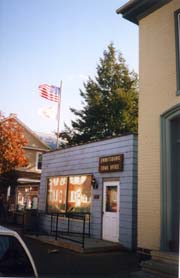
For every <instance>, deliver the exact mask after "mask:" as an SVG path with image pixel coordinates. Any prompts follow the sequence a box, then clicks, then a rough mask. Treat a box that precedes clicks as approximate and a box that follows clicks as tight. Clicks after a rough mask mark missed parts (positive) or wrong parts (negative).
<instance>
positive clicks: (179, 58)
mask: <svg viewBox="0 0 180 278" xmlns="http://www.w3.org/2000/svg"><path fill="white" fill-rule="evenodd" d="M175 35H176V69H177V70H176V74H177V95H180V10H178V11H176V12H175Z"/></svg>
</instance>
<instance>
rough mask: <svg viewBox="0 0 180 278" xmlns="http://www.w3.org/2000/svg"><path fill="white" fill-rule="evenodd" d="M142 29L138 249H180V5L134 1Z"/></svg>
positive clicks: (133, 15) (174, 0) (132, 15)
mask: <svg viewBox="0 0 180 278" xmlns="http://www.w3.org/2000/svg"><path fill="white" fill-rule="evenodd" d="M117 13H121V14H122V15H123V17H124V18H126V19H128V20H130V21H131V22H133V23H135V24H138V25H139V48H140V50H139V53H140V64H139V75H140V93H139V131H138V152H139V154H138V247H139V248H141V249H149V250H161V251H165V250H166V251H178V249H179V206H180V204H179V202H180V187H179V184H180V171H179V167H180V104H179V101H180V99H179V97H180V96H179V95H180V55H179V54H180V1H179V0H168V1H167V0H164V1H161V0H159V1H155V0H154V1H147V0H142V1H135V0H134V1H129V2H128V3H127V4H125V5H124V6H123V7H121V8H120V9H118V10H117Z"/></svg>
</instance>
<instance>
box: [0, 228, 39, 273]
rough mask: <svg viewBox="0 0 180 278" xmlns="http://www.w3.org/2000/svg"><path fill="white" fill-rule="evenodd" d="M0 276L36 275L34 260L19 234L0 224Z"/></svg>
mask: <svg viewBox="0 0 180 278" xmlns="http://www.w3.org/2000/svg"><path fill="white" fill-rule="evenodd" d="M0 277H38V273H37V269H36V266H35V263H34V260H33V258H32V256H31V254H30V251H29V250H28V248H27V246H26V244H25V243H24V241H23V240H22V238H21V237H20V235H19V234H18V233H17V232H15V231H13V230H10V229H7V228H5V227H3V226H0Z"/></svg>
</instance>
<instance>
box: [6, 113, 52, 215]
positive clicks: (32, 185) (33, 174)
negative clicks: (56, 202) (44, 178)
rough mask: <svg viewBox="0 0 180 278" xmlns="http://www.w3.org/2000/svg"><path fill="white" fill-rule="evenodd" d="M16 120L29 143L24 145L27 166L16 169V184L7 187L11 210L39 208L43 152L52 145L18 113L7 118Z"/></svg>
mask: <svg viewBox="0 0 180 278" xmlns="http://www.w3.org/2000/svg"><path fill="white" fill-rule="evenodd" d="M9 119H11V121H12V120H13V121H15V122H16V124H18V125H19V126H20V127H21V128H22V130H23V134H24V137H25V138H26V139H27V144H26V145H25V146H24V147H23V149H24V153H25V157H26V158H27V161H28V162H27V166H25V167H19V168H16V169H15V176H16V177H15V178H16V181H15V185H14V186H13V187H12V188H10V187H9V188H8V189H7V200H9V210H10V211H15V210H24V209H37V208H38V202H39V186H40V177H41V167H42V154H43V153H45V152H47V151H49V150H50V147H49V146H48V145H47V144H46V143H45V142H44V141H42V140H41V139H40V138H39V136H37V134H36V133H35V132H33V131H32V130H31V129H30V128H29V127H27V126H26V125H25V124H24V123H23V122H22V121H21V120H20V119H19V118H18V117H17V115H16V114H10V116H9V117H8V118H6V119H5V120H6V121H8V120H9Z"/></svg>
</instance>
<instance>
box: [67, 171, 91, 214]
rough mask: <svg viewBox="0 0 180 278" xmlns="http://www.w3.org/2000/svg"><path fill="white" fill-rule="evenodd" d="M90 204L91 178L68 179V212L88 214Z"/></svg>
mask: <svg viewBox="0 0 180 278" xmlns="http://www.w3.org/2000/svg"><path fill="white" fill-rule="evenodd" d="M90 204H91V176H74V177H70V178H69V190H68V211H71V210H72V211H73V212H89V211H90Z"/></svg>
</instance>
